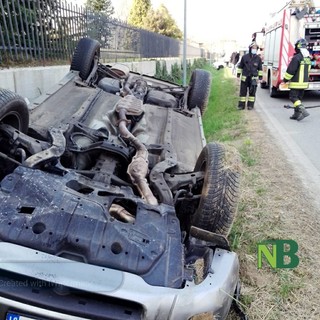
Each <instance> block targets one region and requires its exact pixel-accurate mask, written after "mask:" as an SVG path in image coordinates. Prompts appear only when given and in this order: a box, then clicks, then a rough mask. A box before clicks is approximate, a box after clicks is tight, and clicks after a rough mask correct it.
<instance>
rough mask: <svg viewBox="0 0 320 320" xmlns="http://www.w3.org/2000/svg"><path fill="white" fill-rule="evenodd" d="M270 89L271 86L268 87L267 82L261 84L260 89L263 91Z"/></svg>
mask: <svg viewBox="0 0 320 320" xmlns="http://www.w3.org/2000/svg"><path fill="white" fill-rule="evenodd" d="M268 87H269V86H268V84H267V82H266V81H263V82H261V83H260V88H261V89H268Z"/></svg>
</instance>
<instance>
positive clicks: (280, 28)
mask: <svg viewBox="0 0 320 320" xmlns="http://www.w3.org/2000/svg"><path fill="white" fill-rule="evenodd" d="M263 34H264V36H263V43H262V44H261V45H260V46H262V48H261V49H262V51H261V52H262V54H261V57H262V60H263V80H262V82H261V88H269V91H270V96H271V97H276V96H277V95H278V93H279V92H280V91H287V90H289V89H288V86H287V84H284V83H282V79H283V76H284V74H285V72H286V70H287V67H288V64H289V62H290V60H291V58H292V56H293V55H294V53H295V50H294V44H295V42H296V40H298V39H299V38H305V39H306V40H307V42H308V50H309V52H310V57H311V61H312V66H311V70H310V77H309V88H308V90H320V10H317V9H316V8H315V6H314V4H313V1H303V0H297V1H293V0H292V1H291V2H289V3H288V4H287V5H286V6H285V7H284V8H282V9H281V10H280V11H279V12H277V13H275V14H274V15H273V16H272V17H271V19H270V21H268V23H266V25H265V27H264V30H263Z"/></svg>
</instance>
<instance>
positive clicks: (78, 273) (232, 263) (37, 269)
mask: <svg viewBox="0 0 320 320" xmlns="http://www.w3.org/2000/svg"><path fill="white" fill-rule="evenodd" d="M0 271H1V272H10V273H13V274H18V275H20V276H19V277H20V278H21V276H24V277H28V279H37V280H38V281H43V283H51V284H55V285H58V286H59V287H67V288H71V289H73V290H79V291H82V292H86V293H92V294H95V295H99V297H102V299H103V298H106V297H112V299H114V300H116V299H120V301H129V302H133V303H134V304H135V305H139V306H141V313H140V314H139V315H138V316H137V317H134V313H130V315H131V316H132V317H130V316H129V313H128V312H127V314H124V316H123V317H120V316H119V317H118V318H117V319H120V318H121V319H133V318H134V319H150V320H151V319H152V320H155V319H161V320H163V319H189V318H190V317H192V316H193V315H196V314H200V313H204V312H211V313H213V314H214V315H216V317H217V318H218V319H224V318H225V317H226V315H227V314H228V311H229V309H230V305H231V302H232V297H233V293H234V291H235V288H236V285H237V283H238V278H239V261H238V257H237V255H236V254H235V253H233V252H229V251H226V250H223V249H216V250H215V253H214V257H213V260H212V264H211V273H210V274H209V275H208V276H207V277H206V278H205V279H204V280H203V281H202V282H201V283H200V284H198V285H196V284H195V283H194V282H193V281H188V282H186V285H185V287H184V288H183V289H172V288H165V287H156V286H151V285H149V284H147V283H146V282H145V281H143V279H142V278H140V277H139V276H137V275H134V274H130V273H126V272H122V271H118V270H113V269H108V268H103V267H99V266H94V265H89V264H85V263H82V262H77V261H70V260H68V259H65V258H60V257H57V256H53V255H50V254H47V253H43V252H40V251H37V250H33V249H29V248H25V247H22V246H19V245H15V244H11V243H6V242H2V243H0ZM1 272H0V273H1ZM1 283H2V282H1V281H0V287H1ZM3 284H4V283H3ZM14 284H15V285H18V283H16V282H15V283H14ZM4 289H5V288H1V290H2V292H4ZM26 299H28V297H26V298H25V299H21V300H19V299H13V298H12V297H10V294H9V295H8V294H1V297H0V317H2V318H1V319H5V317H3V315H5V314H6V313H7V312H8V311H9V310H10V311H12V310H14V311H16V312H17V313H22V314H32V315H33V316H34V317H36V318H37V317H38V318H41V319H43V318H45V319H63V320H69V319H74V320H75V319H92V318H96V319H102V318H101V317H97V316H96V317H94V316H92V314H91V316H83V315H84V314H85V313H84V312H82V311H81V308H82V307H83V306H81V303H80V304H79V306H78V312H77V314H75V313H74V312H73V314H70V312H69V310H68V308H67V307H66V306H65V305H60V308H59V310H58V309H57V308H50V306H47V307H43V306H41V304H39V303H38V304H34V303H30V302H28V300H26ZM15 300H16V301H15ZM86 308H87V309H88V305H87V306H86ZM115 319H116V318H115Z"/></svg>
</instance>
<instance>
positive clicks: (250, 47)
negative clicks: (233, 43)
mask: <svg viewBox="0 0 320 320" xmlns="http://www.w3.org/2000/svg"><path fill="white" fill-rule="evenodd" d="M253 47H256V48H257V49H259V47H258V45H257V43H256V42H255V41H253V42H251V43H250V45H249V50H251V49H252V48H253Z"/></svg>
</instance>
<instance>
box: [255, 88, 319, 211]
mask: <svg viewBox="0 0 320 320" xmlns="http://www.w3.org/2000/svg"><path fill="white" fill-rule="evenodd" d="M303 103H304V106H306V107H307V106H314V105H319V108H312V109H308V111H309V113H310V116H309V117H307V118H305V119H303V120H302V121H299V122H298V121H296V120H291V119H289V117H290V116H291V114H293V109H285V108H284V107H283V106H284V105H285V104H290V105H291V106H292V103H291V102H290V101H289V98H288V95H287V94H285V95H281V96H280V97H277V98H271V97H270V96H269V90H268V89H261V88H258V91H257V96H256V105H255V109H256V112H258V113H259V115H260V116H261V117H262V119H263V120H264V122H265V123H266V126H267V128H268V129H269V130H270V132H271V134H272V136H273V138H274V139H275V143H277V144H279V145H280V146H281V148H282V149H283V151H284V152H285V154H286V156H287V159H288V161H289V162H291V163H292V164H293V167H294V170H295V172H296V173H297V175H299V177H300V178H301V180H302V182H303V183H304V185H305V186H306V188H308V189H309V190H308V191H309V192H310V193H312V195H313V197H314V199H315V201H316V202H317V204H318V205H319V208H320V92H314V91H306V93H305V97H304V99H303ZM275 161H277V159H275ZM279 178H280V179H281V177H279Z"/></svg>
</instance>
